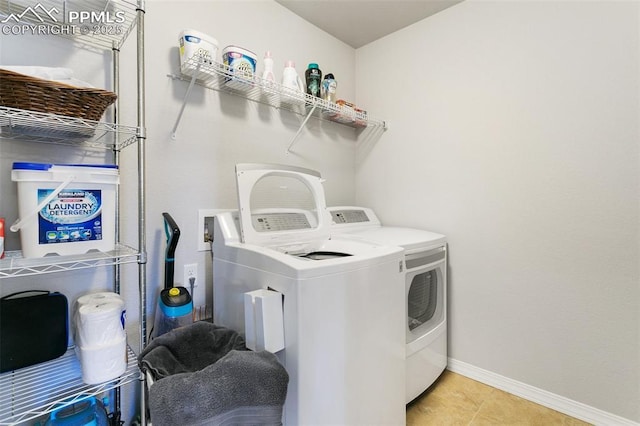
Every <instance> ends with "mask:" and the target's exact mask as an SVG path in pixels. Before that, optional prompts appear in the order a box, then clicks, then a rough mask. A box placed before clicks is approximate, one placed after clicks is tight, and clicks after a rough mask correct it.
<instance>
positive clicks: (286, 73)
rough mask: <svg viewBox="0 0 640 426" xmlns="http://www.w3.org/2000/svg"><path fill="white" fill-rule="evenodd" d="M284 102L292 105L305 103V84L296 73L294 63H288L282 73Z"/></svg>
mask: <svg viewBox="0 0 640 426" xmlns="http://www.w3.org/2000/svg"><path fill="white" fill-rule="evenodd" d="M282 87H283V90H282V94H283V96H282V102H283V103H288V104H292V105H299V104H303V103H304V93H305V90H304V84H302V80H301V79H300V76H299V75H298V72H297V71H296V65H295V63H294V62H293V61H287V62H285V65H284V70H283V71H282Z"/></svg>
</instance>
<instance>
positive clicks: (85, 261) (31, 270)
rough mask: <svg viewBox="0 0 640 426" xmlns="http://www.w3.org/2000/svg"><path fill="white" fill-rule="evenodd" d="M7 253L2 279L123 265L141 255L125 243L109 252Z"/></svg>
mask: <svg viewBox="0 0 640 426" xmlns="http://www.w3.org/2000/svg"><path fill="white" fill-rule="evenodd" d="M5 255H6V256H5V258H4V259H1V260H0V279H2V278H10V277H25V276H28V275H42V274H49V273H54V272H64V271H74V270H78V269H87V268H97V267H99V266H111V265H122V264H125V263H134V262H137V261H138V257H139V254H138V252H137V251H136V250H134V249H132V248H130V247H127V246H124V245H117V246H116V248H115V249H114V250H111V251H108V252H101V251H92V252H89V253H85V254H80V255H73V256H46V257H35V258H24V257H22V253H21V252H20V251H9V252H7V253H6V254H5Z"/></svg>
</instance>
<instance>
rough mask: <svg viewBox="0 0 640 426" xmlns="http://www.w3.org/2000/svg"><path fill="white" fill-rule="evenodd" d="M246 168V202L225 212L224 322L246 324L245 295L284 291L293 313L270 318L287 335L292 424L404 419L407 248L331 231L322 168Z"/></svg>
mask: <svg viewBox="0 0 640 426" xmlns="http://www.w3.org/2000/svg"><path fill="white" fill-rule="evenodd" d="M236 180H237V187H238V200H239V203H238V204H239V205H238V207H239V210H238V211H237V212H227V213H222V214H219V215H217V216H216V218H215V225H214V242H213V257H214V265H213V276H214V283H213V289H214V292H213V298H214V299H213V305H214V322H215V323H216V324H219V325H222V326H226V327H229V328H231V329H234V330H236V331H238V332H240V333H244V332H245V327H246V326H249V328H251V324H250V322H251V321H252V320H251V319H249V318H251V317H252V316H251V315H249V316H245V315H246V314H247V313H248V312H247V311H246V310H245V306H246V305H245V300H244V299H245V297H246V295H247V294H248V293H254V292H256V291H268V292H270V293H271V294H279V295H281V297H278V298H277V300H278V301H279V302H278V303H281V306H279V309H278V310H280V312H281V313H282V318H283V320H282V323H281V324H280V325H279V326H278V325H277V321H276V325H275V326H274V325H273V324H270V323H269V321H267V320H266V319H265V324H267V323H269V324H268V325H265V324H262V323H261V324H262V325H261V326H264V327H266V328H271V329H270V330H266V331H265V336H266V335H267V334H279V333H278V331H280V332H281V333H282V334H283V336H284V345H283V346H284V347H283V349H282V350H277V349H278V348H276V349H273V350H272V351H273V352H275V353H276V355H277V356H278V358H279V359H280V361H281V362H282V364H283V365H284V366H285V368H286V370H287V372H288V373H289V377H290V381H289V388H288V393H287V399H286V403H285V407H284V418H283V421H284V423H285V424H287V425H306V424H313V425H337V424H344V425H346V424H353V425H355V424H367V425H391V424H394V425H399V424H405V404H404V397H403V395H404V387H405V382H404V337H403V336H404V334H403V333H404V332H403V325H402V324H403V318H404V309H403V308H402V304H403V299H404V290H403V285H402V283H403V279H404V275H403V273H402V272H401V268H402V267H403V253H402V250H401V249H400V248H398V247H392V246H386V245H382V244H377V243H370V242H364V241H356V240H354V239H341V238H331V239H330V238H329V232H330V225H331V219H330V216H329V213H328V211H327V210H326V205H325V199H324V191H323V189H322V184H321V177H320V175H319V174H318V173H317V172H314V171H311V170H307V169H301V168H296V167H289V166H272V165H256V164H239V165H237V166H236ZM246 309H250V307H247V308H246ZM276 311H277V310H276ZM257 315H259V313H258V314H257ZM273 327H276V328H277V327H281V330H275V332H274V330H273ZM272 332H274V333H272Z"/></svg>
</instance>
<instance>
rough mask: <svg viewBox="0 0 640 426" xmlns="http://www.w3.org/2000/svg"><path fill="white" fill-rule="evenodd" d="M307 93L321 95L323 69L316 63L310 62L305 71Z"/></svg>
mask: <svg viewBox="0 0 640 426" xmlns="http://www.w3.org/2000/svg"><path fill="white" fill-rule="evenodd" d="M304 75H305V80H306V83H307V85H306V88H307V93H308V94H309V95H311V96H315V97H318V98H319V97H320V85H321V84H322V71H320V68H319V67H318V64H316V63H310V64H309V67H308V68H307V71H305V73H304Z"/></svg>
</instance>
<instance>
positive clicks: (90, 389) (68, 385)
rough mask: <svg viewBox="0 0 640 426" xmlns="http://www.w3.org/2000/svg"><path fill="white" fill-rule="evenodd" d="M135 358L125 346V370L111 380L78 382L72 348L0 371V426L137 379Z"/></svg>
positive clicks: (44, 412)
mask: <svg viewBox="0 0 640 426" xmlns="http://www.w3.org/2000/svg"><path fill="white" fill-rule="evenodd" d="M140 377H141V376H140V370H139V369H138V364H137V357H136V355H135V353H133V351H132V350H131V348H129V347H127V369H126V371H125V373H124V374H123V375H121V376H120V377H118V378H117V379H115V380H113V381H111V382H105V383H100V384H97V385H87V384H85V383H83V382H82V374H81V368H80V362H79V360H78V358H77V357H76V354H75V351H74V348H73V347H71V348H69V349H67V352H65V354H64V355H62V356H61V357H60V358H56V359H54V360H51V361H48V362H44V363H41V364H37V365H33V366H30V367H25V368H21V369H19V370H15V371H8V372H6V373H2V374H0V425H2V426H5V425H17V424H19V423H22V422H25V421H27V420H33V419H36V418H38V417H40V416H43V415H45V414H47V413H50V412H52V411H54V410H57V409H59V408H62V407H64V406H66V405H70V404H73V403H75V402H78V401H80V400H82V399H84V398H86V397H88V396H96V395H99V394H101V393H103V392H105V391H108V390H111V389H114V388H116V387H119V386H122V385H125V384H127V383H130V382H133V381H134V380H139V379H140Z"/></svg>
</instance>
